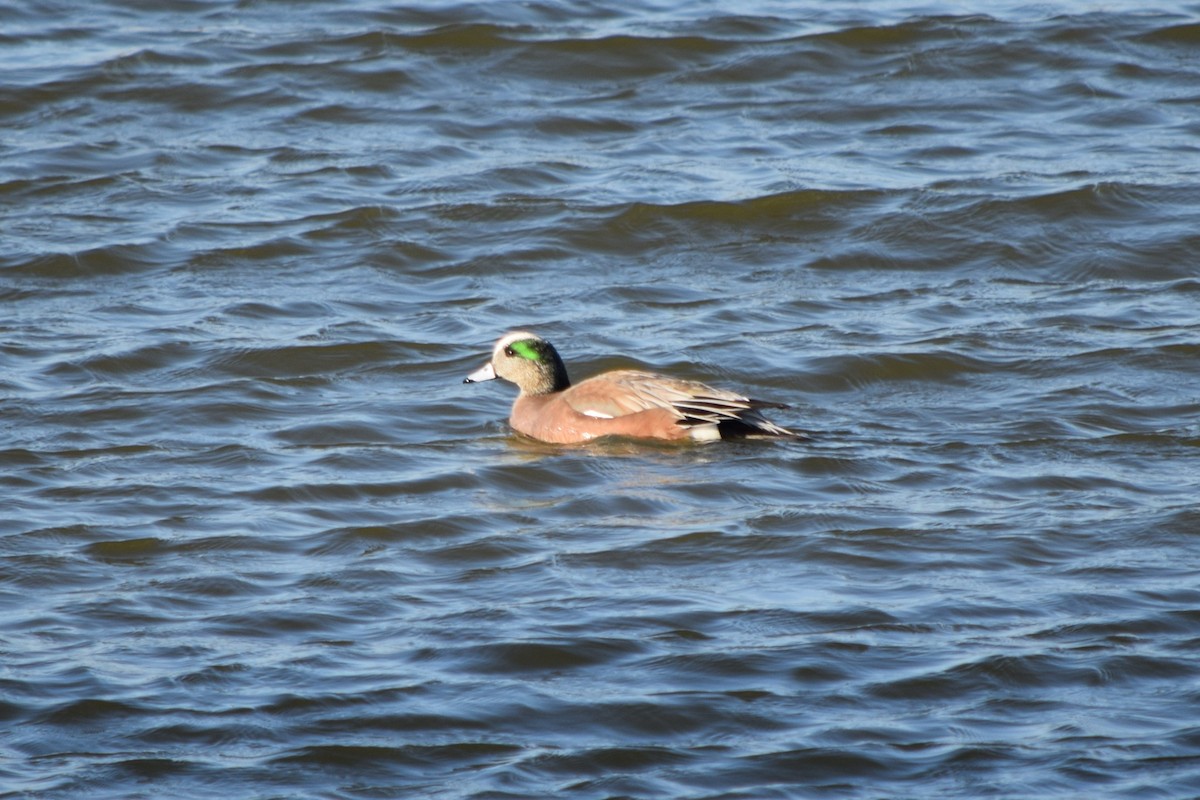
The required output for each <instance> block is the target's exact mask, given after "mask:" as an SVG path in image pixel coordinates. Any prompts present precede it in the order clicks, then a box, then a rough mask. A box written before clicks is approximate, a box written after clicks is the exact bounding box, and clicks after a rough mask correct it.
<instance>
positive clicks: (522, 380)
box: [463, 331, 571, 395]
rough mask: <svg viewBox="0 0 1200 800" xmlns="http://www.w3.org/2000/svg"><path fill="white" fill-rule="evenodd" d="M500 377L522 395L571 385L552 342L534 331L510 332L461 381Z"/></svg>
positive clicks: (546, 391)
mask: <svg viewBox="0 0 1200 800" xmlns="http://www.w3.org/2000/svg"><path fill="white" fill-rule="evenodd" d="M493 378H503V379H504V380H506V381H511V382H512V383H515V384H516V385H517V387H518V388H519V389H520V390H521V394H523V395H539V394H552V393H554V392H561V391H562V390H564V389H566V388H568V387H569V386H570V385H571V381H570V379H569V378H568V377H567V368H566V366H565V365H564V364H563V362H562V358H560V357H559V355H558V351H557V350H555V349H554V345H552V344H550V343H549V342H547V341H546V340H545V339H543V338H542V337H540V336H538V335H537V334H536V333H530V332H529V331H513V332H512V333H508V334H505V335H504V336H502V337H500V340H499V341H498V342H496V346H495V347H493V348H492V360H491V361H489V362H487V363H486V364H484V365H483V366H482V367H480V368H479V369H477V370H475V371H474V372H472V373H471V374H470V375H468V376H467V377H466V378H464V379H463V383H475V382H477V381H490V380H492V379H493Z"/></svg>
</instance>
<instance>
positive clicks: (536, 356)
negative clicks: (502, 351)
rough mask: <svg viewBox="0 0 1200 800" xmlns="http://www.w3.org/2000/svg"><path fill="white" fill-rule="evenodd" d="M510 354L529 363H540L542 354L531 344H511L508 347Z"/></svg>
mask: <svg viewBox="0 0 1200 800" xmlns="http://www.w3.org/2000/svg"><path fill="white" fill-rule="evenodd" d="M508 349H509V351H510V352H512V353H513V354H515V355H518V356H520V357H521V358H527V359H529V360H530V361H541V360H542V353H541V351H540V350H538V348H537V347H536V346H534V344H533V342H528V341H527V342H513V343H512V344H510V345H509V346H508Z"/></svg>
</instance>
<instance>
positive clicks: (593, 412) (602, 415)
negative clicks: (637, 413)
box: [579, 408, 613, 419]
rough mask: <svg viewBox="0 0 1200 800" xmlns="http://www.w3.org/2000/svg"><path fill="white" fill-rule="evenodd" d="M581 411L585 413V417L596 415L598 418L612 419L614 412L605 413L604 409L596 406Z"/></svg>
mask: <svg viewBox="0 0 1200 800" xmlns="http://www.w3.org/2000/svg"><path fill="white" fill-rule="evenodd" d="M579 413H581V414H583V415H584V416H585V417H595V418H596V419H612V418H613V415H612V414H605V413H604V412H603V411H597V410H596V409H594V408H587V409H584V410H583V411H581V412H579Z"/></svg>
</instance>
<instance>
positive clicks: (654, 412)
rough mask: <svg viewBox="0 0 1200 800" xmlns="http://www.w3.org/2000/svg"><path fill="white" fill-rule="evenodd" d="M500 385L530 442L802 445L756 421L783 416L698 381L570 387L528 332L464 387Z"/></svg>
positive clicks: (514, 421)
mask: <svg viewBox="0 0 1200 800" xmlns="http://www.w3.org/2000/svg"><path fill="white" fill-rule="evenodd" d="M494 378H503V379H504V380H507V381H511V382H512V383H515V384H516V385H517V388H518V389H520V393H519V394H518V395H517V399H516V400H515V401H514V402H513V407H512V415H511V416H510V417H509V423H510V424H511V425H512V427H513V429H514V430H516V431H518V432H519V433H523V434H525V435H526V436H529V437H531V438H534V439H539V440H541V441H543V442H553V443H556V444H572V443H578V442H586V441H590V440H592V439H598V438H600V437H602V436H623V437H632V438H640V439H663V440H672V441H674V440H686V439H692V440H697V441H713V440H717V439H728V438H743V437H747V436H752V437H786V438H792V439H805V438H808V437H806V436H805V435H804V434H800V433H796V432H794V431H790V430H788V429H787V428H782V427H780V426H778V425H776V424H775V423H773V422H771V421H769V420H767V419H766V418H765V417H763V416H762V414H760V413H759V410H760V409H763V408H787V406H785V405H783V404H781V403H768V402H764V401H761V400H751V399H750V398H748V397H743V396H742V395H740V394H736V393H734V392H728V391H725V390H723V389H715V388H713V387H711V386H708V385H706V384H703V383H699V382H698V381H687V380H679V379H676V378H670V377H667V376H665V375H658V374H655V373H653V372H643V371H640V370H627V369H625V370H616V371H613V372H606V373H603V374H601V375H597V376H595V377H593V378H588V379H587V380H585V381H583V382H581V383H577V384H574V385H572V384H571V381H570V379H569V378H568V377H567V368H566V366H565V365H564V364H563V361H562V358H561V357H560V356H559V355H558V351H557V350H555V349H554V345H552V344H550V342H548V341H546V340H545V339H543V338H542V337H540V336H538V335H537V334H534V333H530V332H529V331H513V332H512V333H508V334H506V335H504V336H502V337H501V338H500V340H499V341H497V342H496V346H495V347H494V348H493V349H492V358H491V360H490V361H488V362H487V363H486V364H484V365H483V366H482V367H480V368H479V369H478V370H476V371H475V372H472V373H471V374H470V375H468V376H467V377H466V378H465V379H464V380H463V383H476V382H478V381H490V380H492V379H494Z"/></svg>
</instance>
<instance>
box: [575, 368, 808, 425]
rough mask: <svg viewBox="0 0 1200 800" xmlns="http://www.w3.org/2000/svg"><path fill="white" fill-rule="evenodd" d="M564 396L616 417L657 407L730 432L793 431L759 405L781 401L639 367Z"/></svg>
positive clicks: (592, 412)
mask: <svg viewBox="0 0 1200 800" xmlns="http://www.w3.org/2000/svg"><path fill="white" fill-rule="evenodd" d="M564 394H565V397H564V399H565V400H566V401H567V403H568V404H569V405H570V406H571V407H572V408H574V409H575V410H576V411H578V412H580V413H581V414H586V415H588V416H593V417H602V418H615V417H621V416H625V415H627V414H636V413H638V412H641V411H647V410H649V409H654V408H659V409H665V410H666V411H668V412H670V413H671V414H672V416H673V417H674V418H675V420H676V424H678V425H681V426H684V427H693V426H699V425H716V426H728V427H730V428H731V429H736V431H735V430H731V431H730V432H736V433H739V434H741V435H745V434H747V433H750V434H755V433H757V434H759V435H769V436H791V435H794V434H793V433H792V432H791V431H789V430H787V429H786V428H782V427H780V426H778V425H775V424H774V423H772V422H770V421H768V420H766V419H765V418H764V417H763V416H762V415H761V414H760V413H759V409H763V408H787V406H785V405H783V404H782V403H769V402H765V401H762V400H752V399H750V398H748V397H744V396H742V395H740V394H736V393H734V392H729V391H726V390H724V389H717V388H714V387H712V386H709V385H708V384H705V383H700V382H699V381H685V380H679V379H677V378H670V377H667V376H665V375H657V374H655V373H653V372H641V371H638V370H619V371H616V372H608V373H605V374H603V375H599V376H597V377H595V378H590V379H588V380H586V381H584V382H582V383H579V384H576V385H575V386H572V387H571V388H570V389H568V390H567V391H566V392H565V393H564Z"/></svg>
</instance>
